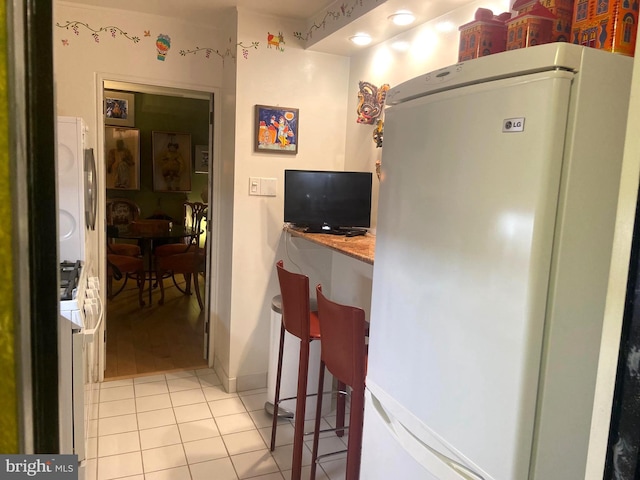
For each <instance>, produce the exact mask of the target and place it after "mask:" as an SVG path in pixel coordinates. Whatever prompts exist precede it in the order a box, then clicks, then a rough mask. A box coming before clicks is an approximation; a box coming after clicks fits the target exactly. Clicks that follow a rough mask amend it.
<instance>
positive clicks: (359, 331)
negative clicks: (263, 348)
mask: <svg viewBox="0 0 640 480" xmlns="http://www.w3.org/2000/svg"><path fill="white" fill-rule="evenodd" d="M316 294H317V297H318V318H319V320H320V334H321V335H322V344H321V346H320V374H319V378H318V384H319V385H322V383H323V381H324V371H325V366H326V368H327V369H328V370H329V372H331V374H332V375H333V376H334V377H335V378H336V379H337V380H338V382H339V383H342V384H346V385H348V386H349V387H351V409H350V413H349V442H348V445H347V470H346V480H358V478H359V477H360V457H361V452H362V427H363V421H364V388H365V375H366V372H367V345H366V337H367V331H368V323H367V322H366V320H365V318H364V310H362V309H361V308H357V307H350V306H347V305H340V304H338V303H335V302H332V301H331V300H328V299H327V298H326V297H325V296H324V295H323V293H322V286H320V285H318V286H317V287H316ZM321 409H322V395H319V396H318V402H317V404H316V424H315V429H314V432H313V451H312V456H311V462H312V463H311V479H312V480H314V479H315V478H316V464H317V459H318V440H319V435H320V417H321V415H322V414H321ZM328 455H331V454H328Z"/></svg>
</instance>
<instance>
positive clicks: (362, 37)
mask: <svg viewBox="0 0 640 480" xmlns="http://www.w3.org/2000/svg"><path fill="white" fill-rule="evenodd" d="M349 40H351V41H352V42H353V43H355V44H356V45H360V46H363V45H369V44H370V43H371V35H369V34H368V33H362V32H360V33H356V34H355V35H353V36H352V37H349Z"/></svg>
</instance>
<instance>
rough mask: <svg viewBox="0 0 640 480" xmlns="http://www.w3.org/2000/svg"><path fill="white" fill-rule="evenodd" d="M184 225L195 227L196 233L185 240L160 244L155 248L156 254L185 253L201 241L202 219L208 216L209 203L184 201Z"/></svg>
mask: <svg viewBox="0 0 640 480" xmlns="http://www.w3.org/2000/svg"><path fill="white" fill-rule="evenodd" d="M182 205H183V215H184V226H185V227H188V228H193V229H194V231H195V232H196V234H195V235H194V236H193V237H186V238H185V239H184V241H183V242H180V243H170V244H167V245H160V246H159V247H157V248H156V249H155V252H154V253H155V255H156V256H167V255H175V254H177V253H185V252H186V251H187V249H188V248H189V246H190V245H193V244H196V243H197V244H199V243H200V234H201V228H202V221H203V220H204V219H205V217H206V213H207V204H205V203H202V202H184V203H183V204H182Z"/></svg>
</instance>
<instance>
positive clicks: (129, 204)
mask: <svg viewBox="0 0 640 480" xmlns="http://www.w3.org/2000/svg"><path fill="white" fill-rule="evenodd" d="M106 217H107V229H114V230H115V231H116V232H120V231H122V230H124V229H127V228H129V227H130V225H131V222H135V221H136V220H138V219H139V218H140V207H139V206H138V205H137V204H136V203H135V202H133V201H132V200H129V199H126V198H109V199H107V203H106ZM107 253H109V254H114V255H127V256H130V257H139V256H140V255H141V253H142V252H141V250H140V246H139V245H136V244H132V243H116V242H115V239H114V238H111V239H110V240H109V241H108V242H107Z"/></svg>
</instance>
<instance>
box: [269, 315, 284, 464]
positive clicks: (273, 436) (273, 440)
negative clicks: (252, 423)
mask: <svg viewBox="0 0 640 480" xmlns="http://www.w3.org/2000/svg"><path fill="white" fill-rule="evenodd" d="M285 332H286V330H285V328H284V325H283V324H282V323H281V324H280V346H279V347H278V369H277V373H276V392H275V398H274V399H273V423H272V424H271V446H270V449H271V451H272V452H273V450H274V449H275V448H276V429H277V428H278V412H279V411H280V384H281V383H282V358H283V357H284V335H285ZM272 358H273V357H272Z"/></svg>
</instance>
